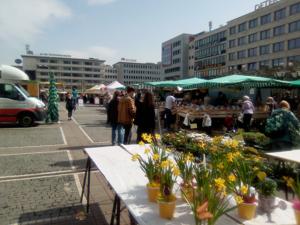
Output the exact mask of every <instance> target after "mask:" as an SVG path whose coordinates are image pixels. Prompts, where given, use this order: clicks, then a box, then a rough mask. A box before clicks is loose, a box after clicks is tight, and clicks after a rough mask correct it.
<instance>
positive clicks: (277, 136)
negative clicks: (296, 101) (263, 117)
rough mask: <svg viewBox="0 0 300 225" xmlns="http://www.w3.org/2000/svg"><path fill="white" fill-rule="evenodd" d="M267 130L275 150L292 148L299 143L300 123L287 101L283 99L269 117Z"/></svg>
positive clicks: (272, 147)
mask: <svg viewBox="0 0 300 225" xmlns="http://www.w3.org/2000/svg"><path fill="white" fill-rule="evenodd" d="M265 132H266V135H267V136H269V137H270V138H271V149H272V150H273V151H283V150H291V149H292V148H293V147H297V145H299V139H300V123H299V120H298V119H297V117H296V116H295V115H294V113H292V112H291V111H290V105H289V103H288V102H287V101H281V102H280V103H279V108H278V109H276V110H274V111H273V112H272V115H271V116H270V117H269V118H268V119H267V123H266V127H265Z"/></svg>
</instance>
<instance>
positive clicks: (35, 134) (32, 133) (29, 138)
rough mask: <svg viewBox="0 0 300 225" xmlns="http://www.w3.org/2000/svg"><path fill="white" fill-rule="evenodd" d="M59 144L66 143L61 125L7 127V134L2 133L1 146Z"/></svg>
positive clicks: (0, 136) (0, 137)
mask: <svg viewBox="0 0 300 225" xmlns="http://www.w3.org/2000/svg"><path fill="white" fill-rule="evenodd" d="M2 130H3V128H2V129H1V132H2ZM24 136H26V138H24ZM59 144H60V145H62V144H65V143H64V140H63V138H62V134H61V130H60V129H59V127H47V128H46V127H45V128H43V127H42V126H37V127H30V128H5V135H0V147H1V148H3V147H24V146H43V145H59Z"/></svg>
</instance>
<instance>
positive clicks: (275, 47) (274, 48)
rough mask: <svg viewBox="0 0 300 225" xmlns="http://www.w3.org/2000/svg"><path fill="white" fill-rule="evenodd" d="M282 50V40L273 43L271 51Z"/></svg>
mask: <svg viewBox="0 0 300 225" xmlns="http://www.w3.org/2000/svg"><path fill="white" fill-rule="evenodd" d="M281 51H284V41H281V42H277V43H274V44H273V52H281Z"/></svg>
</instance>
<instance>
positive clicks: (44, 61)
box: [40, 59, 48, 63]
mask: <svg viewBox="0 0 300 225" xmlns="http://www.w3.org/2000/svg"><path fill="white" fill-rule="evenodd" d="M40 62H41V63H47V62H48V59H40Z"/></svg>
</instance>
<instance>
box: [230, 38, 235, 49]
mask: <svg viewBox="0 0 300 225" xmlns="http://www.w3.org/2000/svg"><path fill="white" fill-rule="evenodd" d="M234 47H235V39H234V40H230V41H229V48H234Z"/></svg>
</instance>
